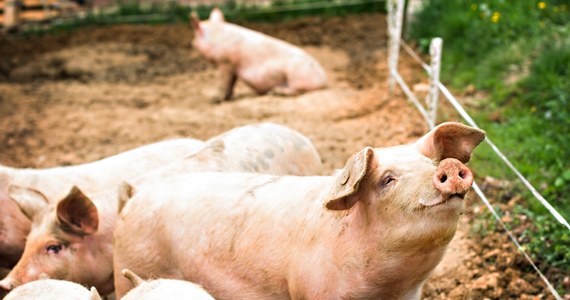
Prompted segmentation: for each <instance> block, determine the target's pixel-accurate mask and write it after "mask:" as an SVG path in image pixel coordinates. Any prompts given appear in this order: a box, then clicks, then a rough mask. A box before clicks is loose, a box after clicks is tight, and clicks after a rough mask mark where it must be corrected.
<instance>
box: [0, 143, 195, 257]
mask: <svg viewBox="0 0 570 300" xmlns="http://www.w3.org/2000/svg"><path fill="white" fill-rule="evenodd" d="M203 144H204V143H203V142H202V141H198V140H194V139H174V140H168V141H163V142H158V143H154V144H151V145H146V146H143V147H139V148H136V149H134V150H130V151H127V152H124V153H120V154H117V155H114V156H111V157H108V158H105V159H102V160H99V161H95V162H91V163H86V164H81V165H76V166H68V167H56V168H49V169H17V168H10V167H5V166H0V207H2V209H1V210H0V267H6V268H11V267H13V266H14V265H15V264H16V263H17V262H18V259H19V258H20V256H21V255H22V252H23V250H24V244H25V241H26V236H27V235H28V232H29V231H30V224H31V222H30V220H29V218H28V217H26V216H25V214H24V213H27V214H28V215H31V214H33V212H34V211H35V210H37V209H39V208H40V207H42V206H44V205H45V204H46V203H49V202H54V201H57V200H59V199H61V198H63V197H64V196H65V194H66V193H67V192H68V191H69V189H70V188H71V187H72V186H73V185H77V186H79V187H80V188H81V189H82V190H83V191H85V192H86V193H94V192H96V191H99V190H102V189H109V188H113V187H115V186H117V185H118V184H119V183H120V182H121V181H123V180H129V179H133V178H135V177H137V176H139V175H140V174H141V173H144V172H147V171H149V170H152V169H154V168H157V167H159V166H163V165H165V164H167V163H168V162H171V161H173V160H176V159H181V158H183V157H184V156H186V155H188V154H191V153H193V152H195V151H196V150H198V149H199V148H200V147H202V145H203ZM11 196H13V197H25V198H27V199H28V200H29V201H28V202H29V203H30V204H29V205H27V206H26V208H29V209H28V210H27V211H24V213H22V211H21V210H20V208H19V207H18V205H17V204H16V202H14V201H12V199H11Z"/></svg>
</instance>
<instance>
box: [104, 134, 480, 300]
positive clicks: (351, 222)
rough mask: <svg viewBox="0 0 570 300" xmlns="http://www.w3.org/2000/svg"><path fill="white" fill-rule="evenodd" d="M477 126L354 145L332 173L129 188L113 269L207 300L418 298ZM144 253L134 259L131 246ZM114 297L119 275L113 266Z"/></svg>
mask: <svg viewBox="0 0 570 300" xmlns="http://www.w3.org/2000/svg"><path fill="white" fill-rule="evenodd" d="M484 137H485V133H484V132H483V131H481V130H478V129H474V128H471V127H467V126H464V125H461V124H459V123H445V124H441V125H439V126H437V127H436V128H435V129H433V130H432V131H430V132H429V133H427V134H426V135H425V136H423V137H422V138H421V139H419V140H418V141H417V142H416V143H414V144H411V145H402V146H396V147H390V148H375V149H373V148H370V147H366V148H364V149H363V150H361V151H359V152H358V153H356V154H354V155H353V156H352V157H351V158H350V159H349V160H348V162H347V163H346V165H345V167H344V169H343V170H342V171H341V172H338V173H337V175H336V176H311V177H295V176H270V175H256V174H243V173H241V174H239V173H225V174H221V173H217V174H216V173H202V174H186V175H181V176H177V177H172V178H169V179H168V180H167V181H165V182H162V183H161V184H160V185H149V186H145V187H144V188H143V189H141V190H139V191H138V193H137V194H136V195H135V196H134V197H133V198H132V199H131V200H129V202H127V204H126V206H125V208H124V209H123V212H122V214H121V218H120V220H119V221H118V222H117V226H116V229H115V233H114V236H115V256H114V268H115V270H116V271H117V272H118V271H120V270H122V269H123V268H129V269H130V270H132V271H133V272H136V273H137V274H139V275H140V276H142V277H143V278H147V277H149V276H158V277H167V278H178V279H184V280H188V281H191V282H195V283H197V284H200V285H202V286H203V287H204V289H205V290H206V291H208V292H209V293H210V294H211V295H212V296H213V297H214V298H216V299H418V298H419V296H420V290H421V286H422V284H423V282H424V281H425V280H426V278H427V277H428V275H429V274H430V272H431V271H432V270H433V269H434V268H435V266H436V265H437V264H438V263H439V261H440V260H441V258H442V256H443V254H444V252H445V249H446V246H447V244H448V243H449V241H450V240H451V239H452V238H453V235H454V234H455V230H456V226H457V221H458V218H459V215H460V214H461V212H462V210H463V209H464V201H463V199H464V197H465V194H466V193H467V191H468V190H469V188H470V186H471V184H472V181H473V175H472V173H471V171H470V170H469V169H468V168H467V167H466V166H465V165H464V164H463V163H465V162H467V161H468V160H469V159H470V156H471V152H472V151H473V149H474V148H475V147H476V146H477V145H478V144H479V143H480V142H481V141H482V140H483V139H484ZM135 253H144V259H141V258H140V257H138V256H136V255H134V254H135ZM115 288H116V289H115V292H116V295H117V296H118V297H120V296H121V295H124V294H125V293H126V292H127V291H128V290H129V288H130V283H129V282H128V281H126V280H125V279H124V278H122V276H117V273H115Z"/></svg>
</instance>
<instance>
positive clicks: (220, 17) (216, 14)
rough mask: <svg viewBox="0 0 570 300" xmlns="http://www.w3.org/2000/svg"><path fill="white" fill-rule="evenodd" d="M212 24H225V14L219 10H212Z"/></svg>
mask: <svg viewBox="0 0 570 300" xmlns="http://www.w3.org/2000/svg"><path fill="white" fill-rule="evenodd" d="M209 20H210V21H211V22H217V23H223V22H224V14H223V13H222V11H221V10H220V9H219V8H217V7H216V8H214V9H212V12H210V19H209Z"/></svg>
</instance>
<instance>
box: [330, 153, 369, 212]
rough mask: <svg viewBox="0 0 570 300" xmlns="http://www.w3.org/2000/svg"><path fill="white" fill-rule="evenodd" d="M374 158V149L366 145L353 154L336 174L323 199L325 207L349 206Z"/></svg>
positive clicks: (351, 204) (354, 198) (344, 207)
mask: <svg viewBox="0 0 570 300" xmlns="http://www.w3.org/2000/svg"><path fill="white" fill-rule="evenodd" d="M373 160H374V149H372V148H371V147H366V148H364V149H362V150H360V151H359V152H358V153H356V154H354V155H353V156H352V157H351V158H350V159H349V160H348V162H347V163H346V165H345V166H344V168H343V169H342V171H341V172H340V173H339V174H338V175H337V176H336V180H335V183H334V185H333V188H332V190H331V191H330V193H329V194H328V195H327V198H326V199H325V207H326V208H328V209H330V210H346V209H349V208H351V207H352V206H353V205H354V204H355V203H356V201H357V200H358V198H357V197H356V195H355V194H357V193H358V188H359V185H360V183H361V182H362V179H364V177H365V176H366V174H367V173H368V172H369V170H370V169H371V164H372V161H373Z"/></svg>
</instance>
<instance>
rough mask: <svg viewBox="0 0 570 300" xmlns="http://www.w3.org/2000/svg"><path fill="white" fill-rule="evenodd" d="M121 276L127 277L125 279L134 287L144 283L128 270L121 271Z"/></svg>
mask: <svg viewBox="0 0 570 300" xmlns="http://www.w3.org/2000/svg"><path fill="white" fill-rule="evenodd" d="M121 274H123V276H125V277H127V279H128V280H130V281H131V282H132V283H133V285H134V286H135V287H137V286H139V285H141V284H142V283H144V280H143V279H142V278H140V277H139V276H138V275H137V274H135V273H134V272H133V271H131V270H129V269H123V270H122V271H121Z"/></svg>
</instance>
